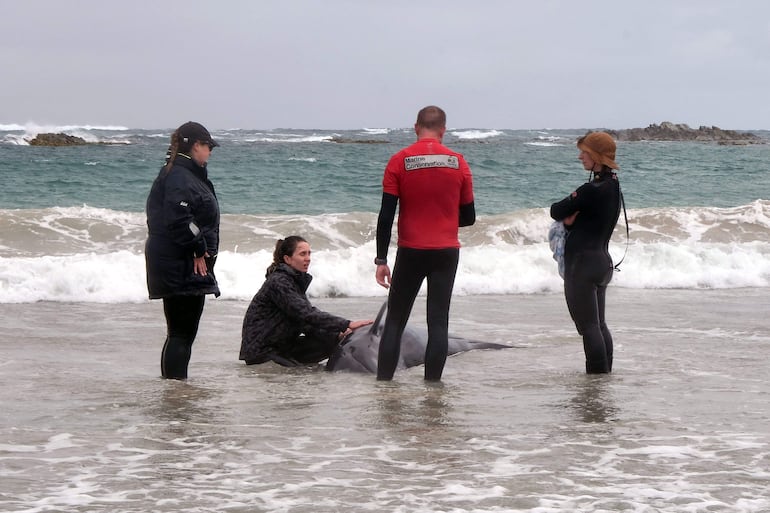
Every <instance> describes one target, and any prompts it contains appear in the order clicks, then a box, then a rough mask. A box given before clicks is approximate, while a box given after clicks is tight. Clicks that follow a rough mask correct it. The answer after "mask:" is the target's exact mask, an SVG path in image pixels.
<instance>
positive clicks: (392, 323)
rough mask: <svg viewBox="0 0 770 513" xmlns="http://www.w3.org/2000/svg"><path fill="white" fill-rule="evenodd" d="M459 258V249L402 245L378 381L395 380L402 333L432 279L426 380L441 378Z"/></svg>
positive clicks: (380, 352) (384, 332) (382, 342)
mask: <svg viewBox="0 0 770 513" xmlns="http://www.w3.org/2000/svg"><path fill="white" fill-rule="evenodd" d="M459 259H460V250H459V249H458V248H447V249H411V248H398V252H397V253H396V263H395V265H394V267H393V276H392V283H391V285H390V292H389V294H388V314H387V317H386V319H385V327H384V328H383V331H382V338H381V340H380V349H379V354H378V359H377V379H378V380H390V379H393V374H394V373H395V372H396V367H397V366H398V361H399V356H400V353H401V335H402V333H403V332H404V328H406V323H407V321H408V320H409V314H410V313H411V311H412V306H413V305H414V300H415V298H416V297H417V294H418V292H420V287H421V286H422V282H423V280H425V279H427V282H428V297H427V309H426V318H427V322H428V345H427V347H426V349H425V379H426V380H430V381H437V380H440V379H441V374H442V373H443V371H444V364H445V363H446V358H447V351H448V347H449V304H450V302H451V299H452V289H453V287H454V281H455V274H456V273H457V264H458V262H459Z"/></svg>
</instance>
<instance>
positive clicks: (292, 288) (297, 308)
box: [240, 235, 372, 367]
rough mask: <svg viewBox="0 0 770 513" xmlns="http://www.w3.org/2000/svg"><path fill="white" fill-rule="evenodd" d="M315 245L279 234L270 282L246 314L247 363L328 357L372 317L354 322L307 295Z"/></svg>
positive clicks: (244, 346) (305, 361)
mask: <svg viewBox="0 0 770 513" xmlns="http://www.w3.org/2000/svg"><path fill="white" fill-rule="evenodd" d="M310 253H311V252H310V244H308V242H307V241H306V240H305V239H303V238H302V237H299V236H297V235H292V236H290V237H286V238H285V239H280V240H279V241H278V242H277V243H276V245H275V251H274V252H273V263H272V264H270V266H269V267H268V268H267V273H266V274H265V282H264V283H263V284H262V287H261V288H260V289H259V292H257V294H256V295H255V296H254V298H253V299H252V300H251V304H250V305H249V308H248V309H247V310H246V316H245V317H244V319H243V331H242V336H241V353H240V359H241V360H244V361H245V362H246V364H247V365H252V364H256V363H265V362H269V361H273V362H275V363H277V364H279V365H283V366H286V367H296V366H301V365H310V364H314V363H318V362H320V361H322V360H325V359H326V358H328V357H329V356H330V355H331V353H332V351H334V348H335V347H336V346H337V344H338V343H339V341H340V340H341V339H342V338H343V337H344V336H345V334H346V333H348V332H349V331H351V330H354V329H356V328H358V327H361V326H366V325H367V324H371V323H372V321H371V320H365V321H350V320H348V319H344V318H342V317H338V316H336V315H332V314H330V313H327V312H324V311H322V310H319V309H318V308H316V307H314V306H313V305H312V304H310V300H308V298H307V296H306V294H305V293H306V291H307V288H308V287H309V286H310V282H311V281H312V280H313V277H312V276H311V275H310V274H308V272H307V270H308V268H309V266H310Z"/></svg>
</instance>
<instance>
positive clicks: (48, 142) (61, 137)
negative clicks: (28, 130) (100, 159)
mask: <svg viewBox="0 0 770 513" xmlns="http://www.w3.org/2000/svg"><path fill="white" fill-rule="evenodd" d="M28 142H29V145H30V146H82V145H84V144H88V143H87V142H86V140H85V139H83V138H82V137H76V136H74V135H67V134H61V133H58V134H37V136H35V138H34V139H31V140H29V141H28Z"/></svg>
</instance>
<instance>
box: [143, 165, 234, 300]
mask: <svg viewBox="0 0 770 513" xmlns="http://www.w3.org/2000/svg"><path fill="white" fill-rule="evenodd" d="M146 211H147V228H148V237H147V243H146V244H145V251H144V254H145V260H146V263H147V290H148V292H149V295H150V299H158V298H164V297H169V296H178V295H205V294H214V295H215V296H219V287H218V285H217V280H216V277H215V276H214V263H215V261H216V255H217V252H218V251H219V203H218V202H217V196H216V194H215V193H214V186H213V185H212V183H211V182H210V181H209V179H208V173H207V170H206V168H205V167H202V166H199V165H198V164H196V163H195V161H194V160H192V159H191V158H190V157H188V156H187V155H184V154H181V153H179V154H177V157H176V159H175V160H174V165H173V166H172V167H171V169H170V170H168V171H166V169H165V167H164V168H162V169H161V170H160V173H159V174H158V177H157V178H156V179H155V182H153V184H152V189H151V190H150V194H149V196H148V197H147V208H146ZM207 253H208V255H209V256H208V257H207V258H206V266H207V268H208V274H207V275H206V276H200V275H196V274H193V258H194V257H200V256H203V255H205V254H207Z"/></svg>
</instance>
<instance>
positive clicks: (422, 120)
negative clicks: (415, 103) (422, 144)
mask: <svg viewBox="0 0 770 513" xmlns="http://www.w3.org/2000/svg"><path fill="white" fill-rule="evenodd" d="M417 126H421V127H423V128H427V129H429V130H437V129H439V128H446V113H445V112H444V111H443V110H441V109H440V108H439V107H436V106H435V105H429V106H428V107H424V108H422V109H421V110H420V112H418V113H417Z"/></svg>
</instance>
